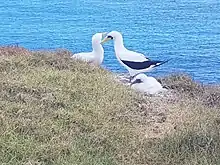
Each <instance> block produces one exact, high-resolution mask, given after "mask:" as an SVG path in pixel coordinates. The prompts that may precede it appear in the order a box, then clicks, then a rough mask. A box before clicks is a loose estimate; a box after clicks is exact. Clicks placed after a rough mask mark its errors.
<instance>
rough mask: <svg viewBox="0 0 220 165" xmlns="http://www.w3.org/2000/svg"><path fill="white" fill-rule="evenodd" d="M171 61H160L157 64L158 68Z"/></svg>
mask: <svg viewBox="0 0 220 165" xmlns="http://www.w3.org/2000/svg"><path fill="white" fill-rule="evenodd" d="M170 60H171V59H168V60H166V61H158V62H157V64H156V66H160V65H163V64H165V63H167V62H169V61H170Z"/></svg>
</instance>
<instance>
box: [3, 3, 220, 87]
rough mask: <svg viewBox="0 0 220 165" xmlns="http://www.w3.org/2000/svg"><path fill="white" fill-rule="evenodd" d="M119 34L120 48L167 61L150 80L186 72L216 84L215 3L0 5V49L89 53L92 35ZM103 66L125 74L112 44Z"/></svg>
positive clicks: (219, 44)
mask: <svg viewBox="0 0 220 165" xmlns="http://www.w3.org/2000/svg"><path fill="white" fill-rule="evenodd" d="M112 30H117V31H120V32H121V33H122V34H123V36H124V42H125V46H126V47H127V48H129V49H132V50H135V51H138V52H141V53H143V54H145V55H146V56H147V57H149V58H151V59H155V60H166V59H172V60H171V61H169V62H168V63H166V64H164V65H162V66H160V67H158V68H156V69H155V70H153V71H152V72H150V73H149V75H152V76H165V75H168V74H171V73H179V72H181V73H183V72H184V73H188V74H190V75H191V76H193V78H194V79H195V80H197V81H200V82H202V83H206V84H210V83H219V82H220V1H219V0H148V1H146V0H92V1H86V0H73V1H69V0H62V1H61V0H10V1H2V2H1V3H0V45H10V44H16V43H18V44H19V45H21V46H24V47H26V48H29V49H32V50H36V49H56V48H67V49H69V50H71V51H72V52H81V51H90V50H91V37H92V35H93V34H94V33H96V32H104V31H105V32H108V31H112ZM104 49H105V60H104V63H103V67H105V68H107V69H109V70H111V71H113V72H126V70H125V69H124V68H123V67H122V66H121V65H120V64H119V63H118V62H117V60H116V57H115V55H114V50H113V43H112V42H108V43H106V44H105V45H104Z"/></svg>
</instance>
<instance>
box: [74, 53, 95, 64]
mask: <svg viewBox="0 0 220 165" xmlns="http://www.w3.org/2000/svg"><path fill="white" fill-rule="evenodd" d="M73 58H75V59H78V60H82V61H85V62H93V60H94V56H93V54H92V53H77V54H74V55H73Z"/></svg>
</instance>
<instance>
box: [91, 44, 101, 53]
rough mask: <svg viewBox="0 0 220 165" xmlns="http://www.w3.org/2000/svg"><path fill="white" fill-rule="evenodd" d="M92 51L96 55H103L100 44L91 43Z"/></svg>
mask: <svg viewBox="0 0 220 165" xmlns="http://www.w3.org/2000/svg"><path fill="white" fill-rule="evenodd" d="M92 49H93V52H96V53H103V47H102V45H101V44H99V43H97V42H93V43H92Z"/></svg>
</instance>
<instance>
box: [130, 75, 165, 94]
mask: <svg viewBox="0 0 220 165" xmlns="http://www.w3.org/2000/svg"><path fill="white" fill-rule="evenodd" d="M131 88H132V89H135V90H137V91H139V92H142V93H148V94H157V93H160V92H165V91H167V89H165V88H163V87H162V85H161V84H160V83H159V82H158V81H157V80H156V79H155V78H154V77H148V76H146V75H145V74H143V73H141V74H138V75H136V76H135V77H134V78H133V79H132V80H131Z"/></svg>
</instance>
